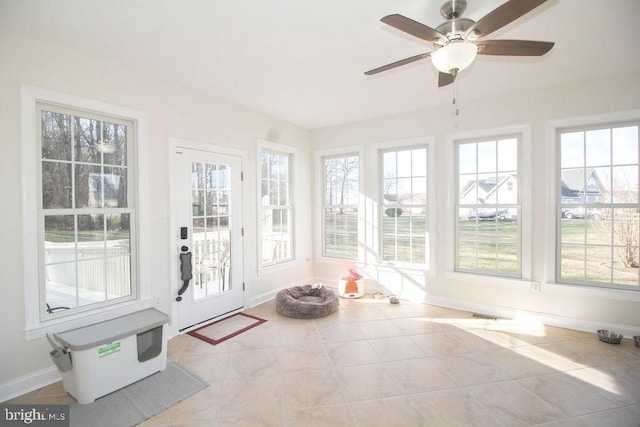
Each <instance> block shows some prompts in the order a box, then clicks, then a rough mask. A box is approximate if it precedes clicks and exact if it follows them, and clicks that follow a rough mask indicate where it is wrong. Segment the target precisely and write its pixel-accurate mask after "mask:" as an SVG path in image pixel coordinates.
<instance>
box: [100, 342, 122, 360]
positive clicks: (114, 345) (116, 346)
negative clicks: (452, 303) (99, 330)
mask: <svg viewBox="0 0 640 427" xmlns="http://www.w3.org/2000/svg"><path fill="white" fill-rule="evenodd" d="M119 351H120V341H117V342H111V343H109V344H105V345H103V346H102V347H98V358H99V359H100V358H102V357H106V356H109V355H111V354H113V353H117V352H119Z"/></svg>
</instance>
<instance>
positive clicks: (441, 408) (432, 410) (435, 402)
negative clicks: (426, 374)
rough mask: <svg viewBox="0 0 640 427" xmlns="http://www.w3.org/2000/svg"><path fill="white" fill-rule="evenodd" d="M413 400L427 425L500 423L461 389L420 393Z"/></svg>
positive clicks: (440, 426) (483, 424)
mask: <svg viewBox="0 0 640 427" xmlns="http://www.w3.org/2000/svg"><path fill="white" fill-rule="evenodd" d="M414 401H415V402H416V404H417V407H418V408H419V410H420V411H421V413H422V416H423V418H424V419H425V420H426V423H427V425H429V426H434V427H450V426H468V427H472V426H478V427H486V426H496V425H500V423H499V422H498V420H497V419H496V418H494V417H493V415H491V413H490V412H489V411H487V410H486V409H485V408H484V407H483V406H482V405H481V404H480V403H478V402H477V401H476V400H474V399H473V398H472V397H471V396H470V395H469V394H468V393H466V392H465V391H464V390H463V389H456V390H446V391H437V392H430V393H421V394H418V395H415V396H414Z"/></svg>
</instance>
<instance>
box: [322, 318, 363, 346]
mask: <svg viewBox="0 0 640 427" xmlns="http://www.w3.org/2000/svg"><path fill="white" fill-rule="evenodd" d="M317 329H318V334H319V335H320V338H321V339H322V341H324V342H336V341H354V340H361V339H364V336H363V335H362V334H361V333H360V331H359V330H358V328H356V327H355V324H354V323H340V324H325V323H323V324H319V325H318V326H317Z"/></svg>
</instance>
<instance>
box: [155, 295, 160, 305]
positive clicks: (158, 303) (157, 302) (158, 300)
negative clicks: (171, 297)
mask: <svg viewBox="0 0 640 427" xmlns="http://www.w3.org/2000/svg"><path fill="white" fill-rule="evenodd" d="M155 303H156V305H160V297H156V298H155Z"/></svg>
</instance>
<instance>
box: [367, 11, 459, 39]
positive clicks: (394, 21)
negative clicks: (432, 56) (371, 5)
mask: <svg viewBox="0 0 640 427" xmlns="http://www.w3.org/2000/svg"><path fill="white" fill-rule="evenodd" d="M380 21H382V22H384V23H385V24H387V25H391V26H392V27H394V28H397V29H398V30H401V31H404V32H405V33H409V34H411V35H412V36H415V37H418V38H420V39H422V40H426V41H428V42H433V43H435V42H437V41H439V40H446V39H447V37H446V36H445V35H444V34H442V33H441V32H439V31H436V30H434V29H433V28H431V27H427V26H426V25H424V24H421V23H420V22H417V21H414V20H413V19H410V18H407V17H406V16H402V15H398V14H397V13H396V14H393V15H388V16H385V17H384V18H382V19H381V20H380Z"/></svg>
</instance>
